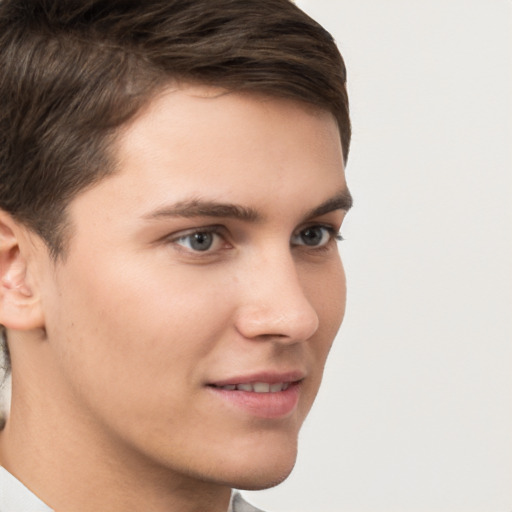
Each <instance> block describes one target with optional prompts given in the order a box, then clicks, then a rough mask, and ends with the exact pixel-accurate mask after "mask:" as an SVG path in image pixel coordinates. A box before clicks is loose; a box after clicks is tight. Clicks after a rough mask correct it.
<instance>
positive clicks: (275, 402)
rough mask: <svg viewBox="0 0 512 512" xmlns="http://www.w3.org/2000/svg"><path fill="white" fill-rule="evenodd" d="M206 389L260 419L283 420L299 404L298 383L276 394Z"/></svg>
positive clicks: (214, 388) (210, 387)
mask: <svg viewBox="0 0 512 512" xmlns="http://www.w3.org/2000/svg"><path fill="white" fill-rule="evenodd" d="M208 389H209V390H210V391H212V392H213V393H215V395H216V396H218V397H219V398H221V399H222V400H224V401H225V402H228V403H229V404H230V405H233V406H235V407H237V408H238V409H242V410H244V411H245V412H247V413H249V414H251V415H253V416H258V417H260V418H284V417H286V416H288V415H289V414H291V413H292V412H293V411H294V410H295V409H296V407H297V403H298V402H299V391H300V382H293V383H291V384H290V386H289V388H288V389H286V390H284V391H278V392H276V393H256V392H254V391H239V390H233V391H230V390H227V389H222V388H216V387H213V386H209V387H208Z"/></svg>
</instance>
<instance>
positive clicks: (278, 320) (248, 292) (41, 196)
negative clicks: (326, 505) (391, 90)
mask: <svg viewBox="0 0 512 512" xmlns="http://www.w3.org/2000/svg"><path fill="white" fill-rule="evenodd" d="M0 69H1V73H0V324H2V326H3V331H4V338H5V339H4V345H5V346H4V349H5V351H6V355H7V356H8V359H7V361H8V363H9V364H10V370H11V372H12V405H11V410H10V413H9V415H8V417H7V420H6V422H5V426H4V428H3V431H2V432H1V434H0V465H1V466H2V468H0V510H2V511H8V512H16V511H18V510H22V511H23V512H33V511H43V510H44V511H47V510H53V509H54V510H58V511H73V512H89V511H98V510H101V511H123V512H126V511H152V512H163V511H180V512H192V511H196V512H199V511H201V512H225V511H226V510H232V511H233V512H245V511H253V510H255V509H254V508H253V507H251V506H250V505H248V504H246V503H244V502H243V500H242V499H241V497H240V496H239V495H238V494H236V493H232V491H231V489H232V488H238V489H262V488H267V487H270V486H273V485H276V484H278V483H279V482H281V481H282V480H283V479H285V478H286V477H287V475H288V474H289V473H290V471H291V469H292V467H293V465H294V462H295V457H296V446H297V435H298V431H299V428H300V426H301V424H302V422H303V420H304V418H305V416H306V415H307V413H308V411H309V409H310V407H311V405H312V402H313V400H314V398H315V395H316V393H317V391H318V387H319V385H320V381H321V377H322V371H323V367H324V363H325V360H326V357H327V354H328V352H329V348H330V346H331V343H332V341H333V339H334V336H335V334H336V332H337V330H338V328H339V326H340V323H341V321H342V318H343V313H344V306H345V278H344V273H343V268H342V265H341V262H340V258H339V255H338V251H337V245H336V242H337V238H338V237H339V235H338V232H339V229H340V226H341V223H342V221H343V218H344V215H345V213H346V211H347V210H348V209H349V207H350V205H351V199H350V194H349V192H348V189H347V185H346V182H345V177H344V162H345V161H346V157H347V154H348V147H349V141H350V123H349V118H348V101H347V96H346V90H345V69H344V65H343V61H342V59H341V56H340V55H339V53H338V51H337V49H336V47H335V44H334V42H333V40H332V38H331V37H330V36H329V34H328V33H326V32H325V31H324V30H323V29H322V28H321V27H320V26H318V25H317V24H316V23H315V22H313V21H312V20H311V19H310V18H308V17H307V16H306V15H305V14H304V13H302V12H301V11H300V10H299V9H298V8H297V7H296V6H294V5H293V4H292V3H291V2H289V1H288V0H244V1H243V2H241V1H239V0H188V1H184V0H179V1H178V0H176V1H173V0H145V1H144V2H140V1H138V0H137V1H127V0H122V1H121V0H81V1H79V2H77V1H72V0H2V1H1V2H0ZM2 507H3V508H2Z"/></svg>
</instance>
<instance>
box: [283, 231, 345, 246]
mask: <svg viewBox="0 0 512 512" xmlns="http://www.w3.org/2000/svg"><path fill="white" fill-rule="evenodd" d="M333 239H336V240H343V239H342V237H341V235H340V234H339V233H338V232H337V231H336V230H335V229H334V228H332V227H330V226H308V227H307V228H304V229H302V230H300V231H299V232H298V233H297V234H295V235H293V236H292V239H291V243H292V245H304V246H308V247H324V246H325V245H327V244H328V243H329V242H330V241H331V240H333Z"/></svg>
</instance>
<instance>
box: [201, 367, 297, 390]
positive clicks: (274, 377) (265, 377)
mask: <svg viewBox="0 0 512 512" xmlns="http://www.w3.org/2000/svg"><path fill="white" fill-rule="evenodd" d="M305 377H306V373H305V372H303V371H301V370H291V371H284V372H274V371H262V372H257V373H251V374H246V375H239V376H234V377H228V378H225V379H221V380H216V381H213V382H209V383H208V384H209V385H210V386H217V387H221V386H229V385H233V384H249V383H250V382H266V383H268V384H277V383H279V382H297V381H300V380H303V379H304V378H305Z"/></svg>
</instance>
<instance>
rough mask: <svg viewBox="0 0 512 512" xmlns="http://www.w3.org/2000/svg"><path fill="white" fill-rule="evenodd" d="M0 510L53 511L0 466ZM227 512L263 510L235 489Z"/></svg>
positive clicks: (11, 511)
mask: <svg viewBox="0 0 512 512" xmlns="http://www.w3.org/2000/svg"><path fill="white" fill-rule="evenodd" d="M0 512H52V509H51V508H50V507H48V505H45V504H44V503H43V502H42V501H41V500H40V499H39V498H38V497H37V496H36V495H35V494H34V493H33V492H32V491H30V490H29V489H28V488H27V487H25V486H24V485H23V484H22V483H21V482H20V481H19V480H18V479H17V478H16V477H14V476H13V475H11V473H9V472H8V471H7V470H6V469H5V468H3V467H1V466H0ZM227 512H262V511H261V510H258V509H257V508H254V507H253V506H252V505H249V503H247V502H246V501H245V500H244V499H243V498H242V496H241V495H240V493H239V492H237V491H233V492H232V493H231V500H230V501H229V508H228V510H227Z"/></svg>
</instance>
